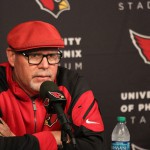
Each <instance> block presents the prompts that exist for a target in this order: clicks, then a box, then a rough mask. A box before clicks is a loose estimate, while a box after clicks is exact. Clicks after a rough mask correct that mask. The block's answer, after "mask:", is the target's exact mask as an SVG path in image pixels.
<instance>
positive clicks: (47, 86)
mask: <svg viewBox="0 0 150 150" xmlns="http://www.w3.org/2000/svg"><path fill="white" fill-rule="evenodd" d="M48 91H51V92H55V91H58V86H57V85H56V84H55V83H54V82H52V81H45V82H43V83H42V84H41V86H40V97H41V98H42V99H45V98H46V95H47V92H48Z"/></svg>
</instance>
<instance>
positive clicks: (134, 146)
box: [131, 144, 148, 150]
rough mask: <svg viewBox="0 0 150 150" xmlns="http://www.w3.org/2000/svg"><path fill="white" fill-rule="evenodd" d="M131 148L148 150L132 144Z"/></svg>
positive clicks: (133, 149)
mask: <svg viewBox="0 0 150 150" xmlns="http://www.w3.org/2000/svg"><path fill="white" fill-rule="evenodd" d="M131 147H132V150H148V149H144V148H141V147H139V146H137V145H135V144H131Z"/></svg>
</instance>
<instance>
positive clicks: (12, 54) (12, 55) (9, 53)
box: [6, 48, 16, 67]
mask: <svg viewBox="0 0 150 150" xmlns="http://www.w3.org/2000/svg"><path fill="white" fill-rule="evenodd" d="M6 54H7V59H8V62H9V63H10V65H11V66H12V67H14V62H15V56H16V55H15V52H14V51H13V50H12V49H11V48H7V49H6Z"/></svg>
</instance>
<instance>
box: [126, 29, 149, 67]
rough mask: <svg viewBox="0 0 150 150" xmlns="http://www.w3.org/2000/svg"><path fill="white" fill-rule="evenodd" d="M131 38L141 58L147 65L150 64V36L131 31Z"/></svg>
mask: <svg viewBox="0 0 150 150" xmlns="http://www.w3.org/2000/svg"><path fill="white" fill-rule="evenodd" d="M129 32H130V37H131V39H132V42H133V44H134V46H135V47H136V49H137V50H138V52H139V54H140V56H141V57H142V59H143V60H144V62H145V63H146V64H150V36H146V35H142V34H139V33H136V32H134V31H133V30H129Z"/></svg>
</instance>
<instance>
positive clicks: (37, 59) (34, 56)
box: [20, 51, 62, 65]
mask: <svg viewBox="0 0 150 150" xmlns="http://www.w3.org/2000/svg"><path fill="white" fill-rule="evenodd" d="M20 54H22V55H23V56H25V57H26V58H27V59H28V63H29V64H32V65H39V64H40V63H41V62H42V60H43V58H44V57H46V58H47V62H48V64H49V65H54V64H58V63H59V62H60V60H61V57H62V52H61V51H58V52H57V53H51V54H47V55H43V54H40V53H25V52H22V53H20Z"/></svg>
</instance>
